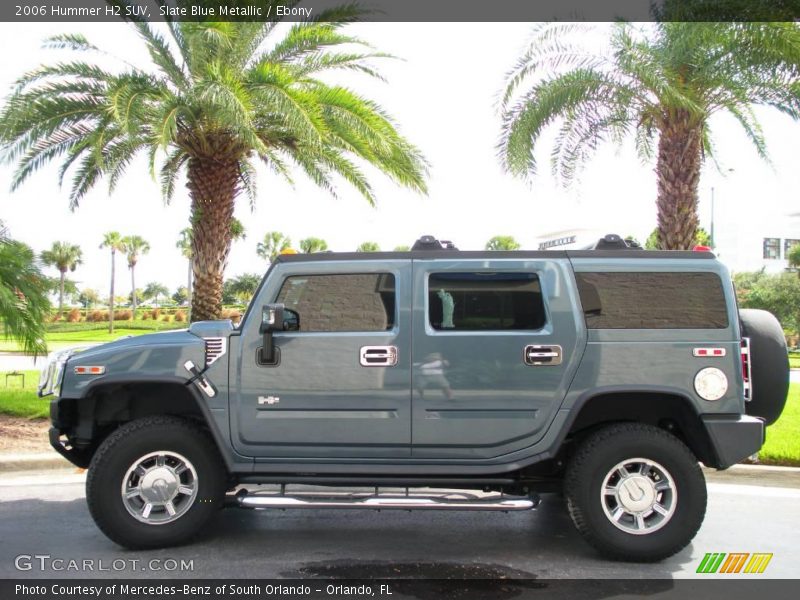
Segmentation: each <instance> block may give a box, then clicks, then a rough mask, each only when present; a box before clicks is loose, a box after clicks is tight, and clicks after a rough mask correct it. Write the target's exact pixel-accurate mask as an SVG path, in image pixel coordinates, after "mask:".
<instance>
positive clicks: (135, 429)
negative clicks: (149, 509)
mask: <svg viewBox="0 0 800 600" xmlns="http://www.w3.org/2000/svg"><path fill="white" fill-rule="evenodd" d="M158 452H166V453H168V456H181V457H185V458H186V459H187V460H188V462H189V463H190V465H191V466H192V468H193V470H194V474H196V477H193V478H192V481H191V482H190V484H191V487H193V488H196V492H195V494H194V495H193V496H189V495H187V496H183V497H180V498H179V499H177V500H176V502H185V504H181V505H180V506H181V507H182V510H185V512H183V513H182V514H180V515H179V516H177V517H175V520H173V521H171V522H162V523H158V524H149V523H146V522H141V521H139V520H137V518H135V517H134V516H132V514H131V513H130V512H129V509H128V508H126V502H127V501H124V500H123V497H122V489H123V488H122V486H123V481H125V480H126V478H127V477H128V476H129V475H128V471H129V469H130V468H132V467H133V465H135V464H137V461H139V460H140V459H141V458H142V457H144V456H146V455H148V454H150V453H158ZM190 473H191V472H190ZM133 476H134V477H135V475H133ZM183 477H184V478H186V477H187V476H186V475H184V476H183ZM226 480H227V476H226V471H225V466H224V464H223V462H222V459H221V457H220V455H219V452H218V450H217V448H216V446H215V445H214V442H213V440H211V438H210V437H209V435H208V433H207V432H206V431H204V430H203V429H202V428H201V427H200V426H199V425H198V424H196V423H194V422H192V421H188V420H185V419H179V418H176V417H171V416H153V417H144V418H141V419H137V420H136V421H132V422H130V423H127V424H125V425H123V426H121V427H120V428H119V429H117V430H116V431H114V433H112V434H111V435H109V436H108V438H106V440H105V441H104V442H103V443H102V444H101V445H100V447H99V448H98V450H97V452H96V453H95V455H94V457H93V458H92V462H91V464H90V465H89V473H88V477H87V479H86V500H87V502H88V504H89V512H90V513H91V515H92V518H93V519H94V522H95V523H96V524H97V526H98V527H99V528H100V530H101V531H102V532H103V533H104V534H105V535H106V536H108V537H109V538H110V539H111V540H112V541H114V542H116V543H117V544H119V545H121V546H124V547H126V548H130V549H144V548H163V547H167V546H174V545H177V544H181V543H184V542H186V541H188V540H190V539H191V538H192V537H193V536H195V535H196V534H197V533H199V532H200V531H201V530H202V528H203V525H204V524H205V523H206V522H207V521H208V519H209V518H210V517H211V516H212V515H213V514H214V513H215V512H216V511H217V509H219V508H220V507H221V506H222V502H223V500H224V497H225V489H226V487H227V486H226ZM159 485H163V484H161V483H160V484H159ZM187 498H189V499H187ZM136 500H138V499H136ZM131 502H133V501H131ZM142 503H144V502H142ZM156 510H159V509H156ZM162 514H163V518H169V515H167V514H166V509H165V508H164V509H163V510H162Z"/></svg>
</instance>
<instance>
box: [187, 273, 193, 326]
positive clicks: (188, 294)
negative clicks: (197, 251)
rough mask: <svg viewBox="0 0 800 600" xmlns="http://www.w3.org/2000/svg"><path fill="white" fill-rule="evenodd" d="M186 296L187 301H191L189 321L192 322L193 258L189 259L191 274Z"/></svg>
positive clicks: (188, 278)
mask: <svg viewBox="0 0 800 600" xmlns="http://www.w3.org/2000/svg"><path fill="white" fill-rule="evenodd" d="M186 296H187V300H188V301H189V307H190V308H189V319H190V320H191V318H192V311H191V306H192V259H191V258H190V259H189V274H188V275H187V281H186Z"/></svg>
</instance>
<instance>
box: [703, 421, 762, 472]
mask: <svg viewBox="0 0 800 600" xmlns="http://www.w3.org/2000/svg"><path fill="white" fill-rule="evenodd" d="M702 418H703V424H704V425H705V428H706V431H707V432H708V436H709V438H710V441H711V445H712V447H713V449H714V454H715V455H716V459H717V462H716V464H714V465H709V466H713V467H715V468H717V469H727V468H728V467H730V466H732V465H735V464H736V463H738V462H740V461H742V460H743V459H745V458H747V457H748V456H752V455H753V454H755V453H756V452H758V451H759V450H760V449H761V446H763V445H764V421H762V420H761V419H759V418H757V417H750V416H747V415H738V416H736V417H725V416H721V415H703V417H702Z"/></svg>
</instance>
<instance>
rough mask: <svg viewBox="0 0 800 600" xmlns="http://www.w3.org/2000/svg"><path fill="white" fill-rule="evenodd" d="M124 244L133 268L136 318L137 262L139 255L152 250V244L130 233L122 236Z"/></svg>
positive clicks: (133, 310) (132, 292)
mask: <svg viewBox="0 0 800 600" xmlns="http://www.w3.org/2000/svg"><path fill="white" fill-rule="evenodd" d="M122 246H123V249H124V251H125V255H126V256H127V258H128V268H129V269H130V270H131V308H132V313H133V315H132V318H133V320H134V321H135V320H136V273H135V272H136V263H137V262H139V256H141V255H143V254H147V253H148V252H150V244H148V243H147V242H146V241H145V239H144V238H143V237H141V236H138V235H128V236H125V237H124V238H122Z"/></svg>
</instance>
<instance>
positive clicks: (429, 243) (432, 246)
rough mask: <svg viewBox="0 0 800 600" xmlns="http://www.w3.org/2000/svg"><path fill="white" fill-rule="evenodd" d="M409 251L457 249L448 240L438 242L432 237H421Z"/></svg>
mask: <svg viewBox="0 0 800 600" xmlns="http://www.w3.org/2000/svg"><path fill="white" fill-rule="evenodd" d="M411 250H458V248H456V247H455V245H454V244H453V242H451V241H450V240H441V241H440V240H437V239H436V238H435V237H433V236H432V235H423V236H422V237H420V238H419V239H418V240H417V241H416V242H414V245H413V246H411Z"/></svg>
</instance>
